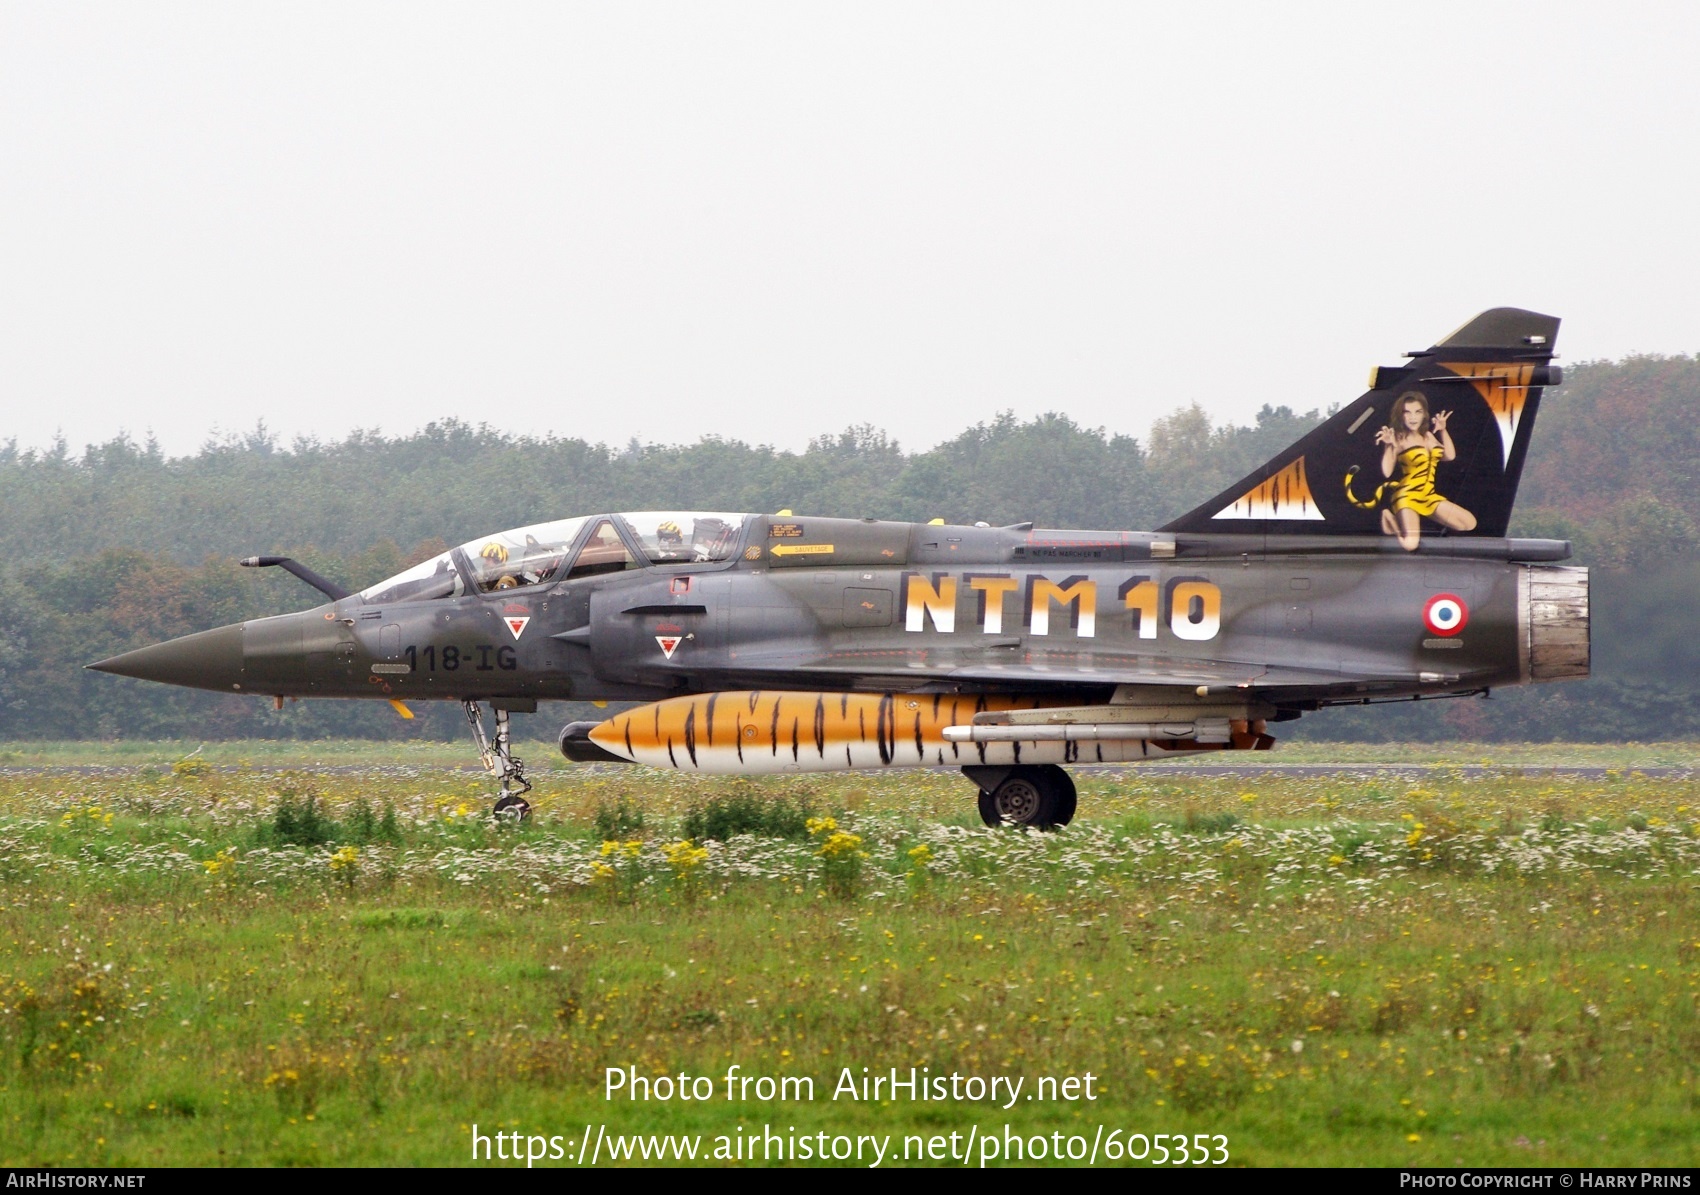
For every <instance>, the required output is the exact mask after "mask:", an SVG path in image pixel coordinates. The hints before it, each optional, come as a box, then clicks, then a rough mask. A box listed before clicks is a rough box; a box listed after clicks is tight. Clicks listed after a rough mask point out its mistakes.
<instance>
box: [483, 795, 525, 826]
mask: <svg viewBox="0 0 1700 1195" xmlns="http://www.w3.org/2000/svg"><path fill="white" fill-rule="evenodd" d="M490 812H491V813H493V814H495V815H496V816H497V817H499V818H512V819H513V820H514V821H516V822H523V821H524V820H525V819H526V818H528V817H530V816H531V802H530V801H527V800H526V799H525V798H524V797H511V796H510V797H503V798H502V799H501V800H499V801H497V802H496V807H495V808H494V809H492V810H491V811H490Z"/></svg>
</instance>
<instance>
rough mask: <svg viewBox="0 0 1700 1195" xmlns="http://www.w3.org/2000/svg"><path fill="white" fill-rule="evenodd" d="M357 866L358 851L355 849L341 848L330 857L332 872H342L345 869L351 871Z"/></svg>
mask: <svg viewBox="0 0 1700 1195" xmlns="http://www.w3.org/2000/svg"><path fill="white" fill-rule="evenodd" d="M359 864H360V851H359V850H358V849H357V848H355V847H352V846H345V847H341V848H339V849H338V850H337V851H336V853H335V854H333V855H332V856H331V870H332V871H343V870H345V869H352V868H355V867H358V866H359Z"/></svg>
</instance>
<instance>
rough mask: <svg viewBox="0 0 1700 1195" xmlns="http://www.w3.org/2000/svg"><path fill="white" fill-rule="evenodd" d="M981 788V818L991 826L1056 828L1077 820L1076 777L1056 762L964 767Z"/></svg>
mask: <svg viewBox="0 0 1700 1195" xmlns="http://www.w3.org/2000/svg"><path fill="white" fill-rule="evenodd" d="M962 774H963V775H964V776H967V777H968V779H970V780H972V781H973V782H974V783H975V784H976V785H978V786H979V788H980V820H981V821H983V822H985V823H986V824H987V825H988V826H1031V827H1033V828H1034V829H1036V830H1053V829H1055V828H1056V827H1058V826H1066V825H1068V823H1069V822H1070V821H1072V820H1074V810H1075V805H1076V804H1077V798H1076V795H1075V791H1074V780H1073V779H1072V778H1071V777H1070V776H1069V774H1068V773H1067V772H1066V771H1064V770H1063V769H1062V768H1060V767H1058V766H1057V765H1056V764H1041V765H1037V766H1034V765H1030V764H1023V765H1020V766H1017V767H1011V768H997V767H978V766H975V767H967V768H963V769H962Z"/></svg>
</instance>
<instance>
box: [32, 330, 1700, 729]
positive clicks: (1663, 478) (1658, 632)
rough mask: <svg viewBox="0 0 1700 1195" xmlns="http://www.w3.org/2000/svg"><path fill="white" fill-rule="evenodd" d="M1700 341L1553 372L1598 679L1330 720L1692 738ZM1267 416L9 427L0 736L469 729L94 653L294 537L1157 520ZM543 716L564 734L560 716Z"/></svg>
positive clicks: (1541, 439) (1552, 419)
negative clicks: (687, 513)
mask: <svg viewBox="0 0 1700 1195" xmlns="http://www.w3.org/2000/svg"><path fill="white" fill-rule="evenodd" d="M1697 411H1700V360H1697V359H1695V358H1691V357H1635V358H1630V359H1627V360H1624V361H1619V362H1590V363H1584V364H1583V365H1581V366H1579V367H1575V368H1573V369H1572V370H1571V371H1570V376H1569V378H1568V380H1567V384H1566V385H1565V386H1564V387H1563V388H1562V389H1559V390H1554V391H1551V392H1549V393H1548V395H1547V397H1546V400H1545V402H1544V405H1543V409H1542V411H1541V414H1540V423H1539V426H1538V427H1537V430H1536V434H1535V437H1534V441H1533V445H1532V449H1531V453H1530V459H1529V462H1528V466H1527V469H1526V471H1525V477H1524V484H1523V490H1522V494H1521V496H1520V499H1519V503H1518V510H1517V515H1516V518H1515V521H1514V526H1513V534H1523V535H1552V536H1557V537H1561V538H1569V539H1571V540H1572V541H1573V542H1574V543H1575V544H1576V545H1577V549H1578V557H1579V559H1580V560H1581V562H1583V563H1587V564H1590V565H1593V566H1594V567H1595V568H1596V570H1597V572H1596V589H1595V594H1596V598H1595V603H1594V609H1595V624H1594V625H1595V640H1594V641H1595V677H1594V678H1593V679H1591V680H1589V681H1587V682H1583V683H1581V684H1572V685H1563V686H1551V687H1544V688H1538V689H1535V690H1533V691H1516V692H1507V693H1505V694H1503V695H1498V694H1496V695H1495V698H1494V700H1492V701H1444V702H1424V703H1420V704H1419V705H1416V706H1410V705H1407V706H1403V707H1399V708H1396V709H1392V710H1389V709H1379V710H1343V711H1328V712H1325V713H1323V714H1321V715H1318V716H1315V717H1309V718H1306V719H1305V720H1304V721H1303V722H1301V723H1298V724H1296V726H1294V727H1290V728H1284V729H1287V730H1288V731H1289V732H1292V731H1295V730H1296V731H1297V732H1298V733H1299V734H1301V735H1308V736H1311V737H1316V736H1321V737H1353V738H1361V737H1367V738H1372V739H1385V738H1391V737H1401V738H1405V737H1409V738H1437V739H1438V738H1451V737H1468V738H1513V739H1525V738H1538V739H1541V738H1589V739H1614V738H1641V739H1653V738H1673V737H1686V736H1689V735H1692V734H1694V733H1697V732H1700V715H1691V714H1689V713H1688V712H1687V711H1689V710H1694V709H1700V702H1696V701H1695V700H1694V698H1695V696H1696V695H1697V694H1696V689H1697V688H1700V681H1696V680H1694V679H1693V678H1695V677H1696V676H1700V671H1697V670H1696V669H1695V667H1694V665H1695V664H1696V663H1700V660H1696V659H1695V658H1694V657H1695V656H1696V654H1697V651H1696V649H1695V648H1694V647H1692V646H1691V635H1690V633H1689V627H1690V626H1692V625H1693V621H1694V618H1695V616H1696V615H1697V614H1700V599H1697V598H1696V597H1695V596H1694V595H1695V594H1696V592H1697V591H1700V586H1697V585H1696V584H1695V582H1697V581H1700V564H1697V557H1696V548H1697V547H1700V530H1697V529H1700V484H1694V482H1700V477H1696V476H1694V474H1696V473H1700V442H1696V441H1700V420H1697V419H1695V418H1694V417H1693V416H1694V413H1695V412H1697ZM1324 414H1325V412H1324V411H1322V410H1320V409H1318V410H1312V411H1308V412H1303V413H1299V412H1295V411H1293V410H1291V409H1290V408H1286V407H1270V406H1265V407H1264V408H1263V409H1262V410H1260V411H1259V412H1258V414H1257V416H1256V418H1255V420H1254V422H1253V423H1251V424H1249V425H1246V426H1237V425H1231V424H1230V425H1218V424H1215V423H1213V422H1212V421H1211V420H1210V418H1209V417H1208V416H1207V415H1206V414H1205V412H1203V411H1202V410H1201V409H1200V408H1198V407H1197V406H1196V405H1194V406H1189V407H1184V408H1182V409H1179V410H1177V411H1175V412H1174V413H1173V414H1171V415H1169V416H1167V417H1166V418H1164V419H1161V420H1159V421H1158V422H1157V423H1156V425H1155V426H1154V427H1153V428H1152V430H1151V433H1150V434H1149V436H1147V437H1146V438H1145V440H1144V441H1143V442H1141V441H1140V440H1138V439H1135V438H1133V437H1130V436H1125V435H1115V434H1110V433H1107V432H1105V431H1104V430H1103V429H1094V428H1088V427H1083V426H1081V425H1079V424H1077V423H1075V422H1074V421H1073V420H1072V419H1070V418H1069V417H1067V416H1066V415H1062V414H1049V415H1043V416H1040V417H1038V418H1036V419H1032V420H1029V421H1021V420H1018V419H1016V418H1015V417H1014V416H1013V415H1009V414H1005V415H1001V416H999V417H998V418H997V419H995V420H992V421H990V422H988V423H983V424H979V425H977V426H975V427H972V428H969V429H968V430H966V431H964V432H963V433H962V434H961V435H959V436H957V437H955V438H953V439H951V440H948V441H946V442H945V443H943V444H940V445H938V446H936V447H933V448H930V449H926V450H923V451H915V452H909V451H905V449H904V448H903V447H902V446H901V445H900V444H899V443H898V442H897V441H895V440H893V439H892V438H891V437H889V436H888V435H886V434H885V433H884V432H881V431H879V430H877V429H874V428H871V427H867V426H859V427H852V428H849V429H847V430H845V431H843V432H841V433H839V434H837V435H832V436H823V437H821V438H819V439H816V440H814V441H813V442H812V443H810V444H809V446H808V447H807V448H806V449H805V450H803V451H801V452H786V451H781V450H778V449H775V448H771V447H766V446H761V445H752V444H748V443H745V442H742V441H739V440H734V439H721V438H708V439H704V440H702V441H699V442H698V443H696V444H691V445H643V444H638V443H636V442H633V443H631V444H628V445H626V446H625V447H624V448H615V447H611V446H608V445H603V444H590V443H587V442H585V441H582V440H576V439H571V438H561V437H528V436H513V435H508V434H505V433H502V432H500V431H498V430H495V429H492V428H490V427H488V426H473V425H470V424H467V423H463V422H459V421H453V420H450V421H443V422H437V423H432V424H428V425H427V426H426V427H424V428H422V429H421V430H419V431H417V432H415V433H412V434H410V435H402V436H384V435H380V434H377V433H373V432H358V433H355V434H354V435H351V436H349V437H347V438H346V439H344V440H341V441H336V442H322V441H318V440H313V439H298V440H296V441H294V442H293V443H290V444H288V445H285V444H282V443H280V442H279V441H278V439H277V437H275V436H273V435H271V434H270V433H269V432H267V430H266V429H265V428H264V427H263V426H261V427H257V428H256V429H254V431H252V432H250V433H248V434H246V435H240V436H225V437H222V438H218V439H215V440H209V441H208V442H207V443H206V444H205V445H204V446H203V447H202V448H201V450H200V451H199V452H197V453H194V454H190V455H186V456H180V457H170V456H166V455H165V454H164V453H163V452H161V451H160V449H159V447H158V445H157V444H153V443H150V442H143V443H137V442H136V441H134V440H133V439H131V438H130V437H127V436H120V437H117V438H115V439H113V440H110V441H108V442H106V443H104V444H98V445H90V446H88V447H86V448H85V449H84V450H83V451H82V452H81V453H73V452H71V451H70V449H69V448H68V446H67V445H66V444H64V443H63V442H60V443H56V444H54V445H53V446H51V447H50V448H49V449H47V450H45V451H27V450H21V449H19V448H18V446H17V445H16V443H15V442H5V443H0V512H3V514H0V561H3V562H4V563H3V564H0V738H11V739H20V738H79V737H102V738H113V737H137V738H141V737H202V738H218V737H240V736H257V737H306V738H313V737H320V736H324V735H328V734H335V735H347V734H352V735H369V736H374V737H390V736H402V735H409V736H418V735H425V736H429V737H449V736H453V735H458V734H459V733H461V729H460V725H459V721H458V719H459V713H458V710H457V709H454V708H449V709H441V708H436V709H430V710H427V711H423V714H424V716H422V717H421V718H419V719H418V720H416V721H415V722H412V723H407V722H402V721H400V720H399V719H397V718H396V717H395V715H394V714H393V713H392V712H391V711H390V710H389V709H388V707H387V706H382V705H378V704H376V703H356V702H328V701H319V702H301V703H299V704H294V705H290V706H288V707H287V708H286V709H285V710H284V711H282V712H278V711H274V710H273V709H272V708H271V705H270V704H269V703H262V702H259V701H255V700H252V699H248V698H238V697H234V696H232V697H223V696H219V695H216V694H203V693H197V692H190V691H186V690H174V689H168V688H165V687H162V686H157V685H143V684H142V683H141V682H134V681H127V680H122V679H120V678H115V677H110V676H102V675H97V674H91V673H87V672H85V671H83V669H82V668H81V665H82V664H84V663H87V662H88V661H91V660H95V659H99V658H101V657H103V656H106V655H111V654H115V653H117V652H119V651H124V650H128V649H129V648H132V647H137V646H142V645H144V644H147V643H153V642H158V641H159V640H161V639H165V638H169V637H171V636H173V635H180V634H186V633H189V632H191V631H195V630H202V629H205V628H207V627H212V626H218V625H222V624H225V623H229V622H234V621H238V620H240V619H243V618H249V617H255V616H258V615H262V614H268V613H277V612H280V611H283V610H289V609H298V608H301V607H302V606H304V605H306V604H308V603H309V601H310V600H311V595H309V594H308V593H307V592H306V591H305V590H304V589H303V588H302V587H301V586H300V584H299V583H298V582H296V581H294V580H293V579H292V578H289V577H287V576H283V575H281V574H280V573H278V572H277V571H276V570H258V571H256V570H245V569H241V568H238V567H237V566H236V563H235V561H236V559H237V558H239V557H241V556H246V555H253V554H282V555H291V556H295V557H297V558H300V559H302V560H303V561H305V562H307V563H309V564H310V565H311V566H312V567H314V568H315V569H317V570H318V571H320V572H321V573H323V574H325V575H326V576H328V577H330V578H331V579H332V580H335V581H338V582H340V583H341V584H343V585H346V586H348V587H350V588H358V587H362V586H365V585H369V584H371V583H373V582H374V581H377V580H380V579H382V578H383V577H385V576H388V575H390V574H392V573H394V572H396V571H398V570H400V569H401V568H403V567H405V566H406V565H407V564H409V563H411V562H413V561H415V560H420V559H425V558H427V557H429V556H430V555H433V554H435V553H436V552H439V551H441V550H442V549H443V548H444V547H445V546H447V545H448V544H450V543H455V542H460V541H463V540H466V539H470V538H473V537H474V536H476V535H479V534H482V533H485V532H488V531H491V530H494V529H497V528H502V527H511V526H518V525H523V524H526V523H532V522H540V521H543V520H546V519H551V518H558V517H562V516H565V515H568V514H582V513H592V512H595V511H602V510H622V509H624V510H638V509H656V508H662V509H667V508H683V509H691V508H695V509H724V510H755V511H760V510H779V509H794V510H798V511H807V512H821V513H832V514H844V515H865V516H871V517H877V518H895V519H912V520H926V519H931V518H944V519H947V520H949V521H952V522H972V521H975V520H981V519H983V520H985V521H987V522H991V523H994V524H1000V523H1011V522H1018V521H1023V520H1029V519H1030V520H1033V521H1034V522H1036V523H1038V524H1039V525H1041V526H1067V527H1087V528H1150V527H1155V526H1158V525H1160V524H1161V523H1163V522H1165V521H1167V520H1168V519H1170V518H1173V517H1174V516H1176V515H1178V514H1181V513H1183V512H1184V511H1186V510H1188V509H1190V508H1192V507H1193V506H1195V505H1197V504H1198V503H1199V502H1201V501H1203V500H1205V499H1206V498H1208V497H1209V496H1210V495H1212V494H1214V493H1216V492H1218V491H1220V490H1221V489H1223V488H1225V487H1226V486H1228V485H1229V484H1231V483H1232V482H1233V481H1234V480H1236V479H1237V478H1239V477H1241V476H1243V475H1245V474H1246V473H1248V472H1250V471H1251V470H1252V469H1253V468H1255V467H1256V466H1257V465H1259V464H1261V463H1262V462H1263V461H1264V460H1266V459H1268V458H1269V457H1270V456H1273V455H1274V454H1275V453H1276V452H1278V451H1280V450H1281V449H1282V448H1284V447H1286V446H1287V445H1288V444H1290V443H1291V442H1293V441H1294V440H1296V439H1297V438H1298V437H1299V436H1300V435H1302V434H1303V433H1304V432H1305V431H1306V430H1308V429H1309V428H1311V427H1312V426H1314V425H1315V424H1316V423H1317V422H1318V421H1320V420H1321V419H1322V418H1323V416H1324ZM540 733H546V731H544V732H540Z"/></svg>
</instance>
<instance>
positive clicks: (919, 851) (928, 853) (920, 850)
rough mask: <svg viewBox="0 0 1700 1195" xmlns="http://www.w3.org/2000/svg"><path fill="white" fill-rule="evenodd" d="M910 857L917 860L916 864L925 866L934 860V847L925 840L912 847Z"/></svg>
mask: <svg viewBox="0 0 1700 1195" xmlns="http://www.w3.org/2000/svg"><path fill="white" fill-rule="evenodd" d="M909 857H910V858H911V859H913V860H914V861H915V866H917V867H925V866H926V865H927V864H928V863H930V862H931V861H932V858H933V848H932V847H930V846H928V845H927V844H926V843H924V842H923V843H922V844H921V845H920V846H918V847H912V848H911V849H910V851H909Z"/></svg>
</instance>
